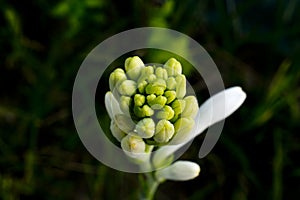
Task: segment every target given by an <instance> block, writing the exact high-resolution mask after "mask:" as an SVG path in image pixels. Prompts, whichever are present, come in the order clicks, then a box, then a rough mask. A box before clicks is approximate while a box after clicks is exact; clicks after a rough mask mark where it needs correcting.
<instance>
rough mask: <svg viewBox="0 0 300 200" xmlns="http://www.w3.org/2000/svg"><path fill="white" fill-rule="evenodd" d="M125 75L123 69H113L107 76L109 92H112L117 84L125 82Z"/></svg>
mask: <svg viewBox="0 0 300 200" xmlns="http://www.w3.org/2000/svg"><path fill="white" fill-rule="evenodd" d="M126 79H127V78H126V74H125V72H124V70H123V69H121V68H117V69H115V70H114V71H113V72H112V73H111V74H110V76H109V88H110V91H114V88H115V87H116V86H117V84H118V83H121V82H122V81H124V80H126Z"/></svg>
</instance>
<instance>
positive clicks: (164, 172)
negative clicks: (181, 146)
mask: <svg viewBox="0 0 300 200" xmlns="http://www.w3.org/2000/svg"><path fill="white" fill-rule="evenodd" d="M199 173H200V166H199V165H198V164H197V163H194V162H190V161H177V162H175V163H173V164H172V165H170V166H168V167H166V168H163V169H160V170H158V171H156V173H155V175H156V178H157V179H158V180H159V181H163V180H173V181H187V180H190V179H193V178H196V177H197V176H198V175H199Z"/></svg>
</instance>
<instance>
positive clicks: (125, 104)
mask: <svg viewBox="0 0 300 200" xmlns="http://www.w3.org/2000/svg"><path fill="white" fill-rule="evenodd" d="M119 104H120V108H121V110H122V112H123V113H125V114H129V106H130V104H131V98H130V97H128V96H121V98H120V102H119Z"/></svg>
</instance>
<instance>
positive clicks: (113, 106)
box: [105, 92, 122, 119]
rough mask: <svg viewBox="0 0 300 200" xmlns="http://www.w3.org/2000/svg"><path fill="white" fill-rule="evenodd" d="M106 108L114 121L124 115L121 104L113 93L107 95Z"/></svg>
mask: <svg viewBox="0 0 300 200" xmlns="http://www.w3.org/2000/svg"><path fill="white" fill-rule="evenodd" d="M105 107H106V110H107V112H108V115H109V117H110V119H114V117H115V115H117V114H122V111H121V109H120V106H119V103H118V101H117V100H116V98H115V97H114V95H113V94H112V93H111V92H107V93H106V94H105Z"/></svg>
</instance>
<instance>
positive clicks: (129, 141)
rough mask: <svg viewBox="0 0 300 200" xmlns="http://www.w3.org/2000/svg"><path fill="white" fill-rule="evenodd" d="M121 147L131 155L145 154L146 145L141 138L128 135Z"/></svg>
mask: <svg viewBox="0 0 300 200" xmlns="http://www.w3.org/2000/svg"><path fill="white" fill-rule="evenodd" d="M121 147H122V149H123V150H124V151H127V152H131V153H144V152H145V149H146V144H145V142H144V141H143V139H142V138H141V137H138V136H134V135H127V136H125V137H124V138H123V139H122V141H121Z"/></svg>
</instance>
